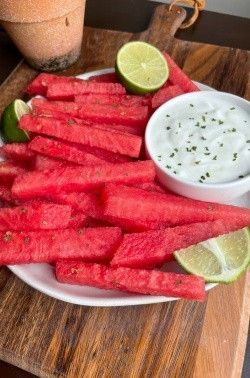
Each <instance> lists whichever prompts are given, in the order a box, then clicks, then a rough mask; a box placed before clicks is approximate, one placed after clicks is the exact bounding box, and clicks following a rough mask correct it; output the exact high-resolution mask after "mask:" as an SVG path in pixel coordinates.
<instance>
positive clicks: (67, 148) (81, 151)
mask: <svg viewBox="0 0 250 378" xmlns="http://www.w3.org/2000/svg"><path fill="white" fill-rule="evenodd" d="M29 148H30V149H31V150H32V151H36V152H38V153H41V154H44V155H47V156H50V157H52V158H56V159H62V161H64V162H67V161H69V162H72V163H75V164H79V165H101V164H107V162H110V163H117V162H122V161H123V156H122V155H117V154H114V153H112V152H108V151H107V153H106V151H104V150H101V151H104V153H103V154H101V153H100V154H99V155H100V156H102V155H103V158H101V157H98V156H97V155H98V153H97V154H95V150H98V151H100V149H94V148H92V147H87V148H86V146H82V145H79V144H72V143H67V142H64V141H61V140H55V139H49V138H44V137H41V136H37V137H35V138H34V139H33V140H32V141H31V142H30V143H29ZM109 155H111V156H109ZM105 159H106V160H105ZM125 159H126V161H127V160H128V158H125ZM119 160H121V161H119ZM59 161H60V160H59Z"/></svg>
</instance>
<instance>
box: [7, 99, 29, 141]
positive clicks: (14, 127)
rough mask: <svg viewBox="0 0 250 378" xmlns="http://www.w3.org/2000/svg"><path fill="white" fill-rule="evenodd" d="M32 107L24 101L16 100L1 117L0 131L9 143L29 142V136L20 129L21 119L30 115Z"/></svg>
mask: <svg viewBox="0 0 250 378" xmlns="http://www.w3.org/2000/svg"><path fill="white" fill-rule="evenodd" d="M30 112H31V109H30V107H29V106H28V105H27V104H26V103H25V102H24V101H22V100H15V101H13V102H12V103H11V104H9V105H8V106H7V107H6V108H5V110H4V112H3V114H2V117H1V122H0V130H1V134H2V137H3V139H4V140H5V142H7V143H22V142H27V141H28V140H29V135H28V133H26V132H25V131H23V130H21V129H19V128H18V123H19V121H20V118H21V117H22V116H23V115H24V114H27V113H30Z"/></svg>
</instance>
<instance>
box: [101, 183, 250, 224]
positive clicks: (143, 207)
mask: <svg viewBox="0 0 250 378" xmlns="http://www.w3.org/2000/svg"><path fill="white" fill-rule="evenodd" d="M103 200H104V215H105V216H111V217H117V218H120V217H121V218H122V219H123V220H124V221H125V220H126V219H127V220H128V221H129V222H132V221H135V222H137V221H146V222H152V223H153V222H156V223H157V224H159V223H164V222H168V223H169V224H170V225H172V226H174V225H182V224H189V223H195V222H207V221H214V220H217V219H221V220H222V219H224V220H228V219H230V220H231V221H232V223H233V224H234V225H235V227H237V228H242V227H245V226H249V225H250V209H245V208H240V207H236V206H229V205H221V204H216V203H209V202H202V201H196V200H192V199H188V198H184V197H181V196H176V195H172V194H161V193H156V192H155V193H154V192H148V191H146V190H142V189H137V188H132V187H122V186H115V185H106V187H105V188H104V191H103Z"/></svg>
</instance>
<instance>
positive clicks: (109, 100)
mask: <svg viewBox="0 0 250 378" xmlns="http://www.w3.org/2000/svg"><path fill="white" fill-rule="evenodd" d="M75 102H78V103H80V104H99V105H113V106H117V105H121V106H128V107H130V106H141V105H146V106H148V105H149V104H150V98H149V97H146V96H133V95H99V94H97V95H96V94H87V95H79V96H75Z"/></svg>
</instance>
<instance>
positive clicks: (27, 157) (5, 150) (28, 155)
mask: <svg viewBox="0 0 250 378" xmlns="http://www.w3.org/2000/svg"><path fill="white" fill-rule="evenodd" d="M0 155H1V156H3V157H6V158H8V159H12V160H14V161H15V160H17V162H18V163H20V162H21V163H32V162H33V160H34V158H35V155H34V153H33V152H32V151H31V150H30V149H29V147H28V144H27V143H11V144H4V145H3V146H2V147H1V148H0Z"/></svg>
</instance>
